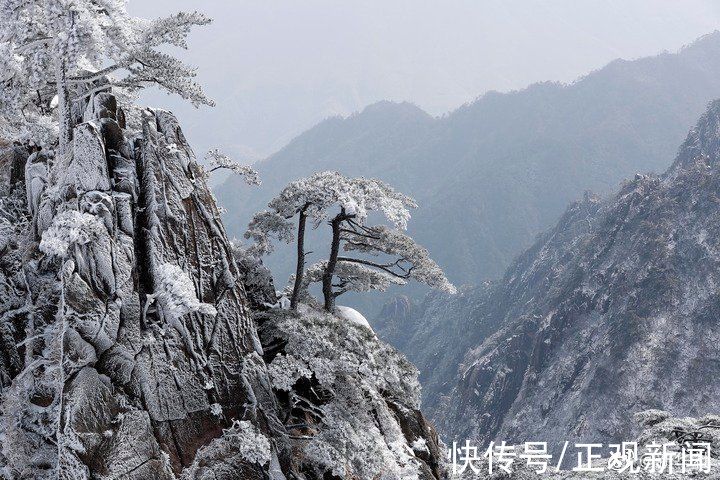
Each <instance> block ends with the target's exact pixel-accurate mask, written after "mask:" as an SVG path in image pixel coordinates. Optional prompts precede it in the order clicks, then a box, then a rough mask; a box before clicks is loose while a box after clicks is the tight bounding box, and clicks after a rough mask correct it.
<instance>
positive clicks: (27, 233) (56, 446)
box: [0, 93, 443, 479]
mask: <svg viewBox="0 0 720 480" xmlns="http://www.w3.org/2000/svg"><path fill="white" fill-rule="evenodd" d="M138 115H139V123H140V124H141V125H142V128H141V130H139V131H137V130H129V129H125V124H124V122H125V120H124V119H125V118H126V114H125V113H124V112H122V110H121V109H120V107H118V105H117V102H116V100H115V98H114V97H113V96H112V95H109V94H107V93H101V94H98V95H96V96H94V97H93V98H92V99H91V100H90V102H89V104H88V106H87V108H86V110H85V113H84V114H83V116H82V118H83V120H84V121H83V122H82V123H79V124H78V125H77V126H76V127H75V128H74V131H73V142H72V151H71V152H70V153H69V154H68V155H67V156H65V157H59V156H57V157H56V156H54V155H53V154H52V153H46V152H43V151H36V152H32V154H29V156H27V157H26V161H25V162H24V164H23V167H24V168H23V169H22V170H23V171H22V175H20V176H19V177H18V175H17V163H18V162H17V161H16V160H17V159H16V158H15V157H16V152H13V153H12V154H8V155H11V156H10V157H8V158H12V161H11V162H5V163H4V164H3V165H5V164H6V163H9V164H11V166H12V170H11V171H12V172H13V175H12V178H10V177H8V178H7V179H2V180H3V181H0V207H2V208H0V393H1V394H2V404H1V405H0V438H2V449H1V450H0V477H2V478H12V479H16V478H17V479H30V478H33V479H35V478H58V477H59V478H63V479H81V478H98V479H120V478H123V479H150V478H152V479H178V478H184V479H191V478H192V479H195V478H197V479H236V478H243V479H285V478H297V479H315V478H318V479H319V478H329V477H327V476H323V475H325V470H323V468H321V467H320V466H318V465H316V464H315V463H313V462H310V461H305V462H302V465H303V468H304V470H299V469H298V467H297V465H298V462H297V461H296V456H297V452H296V448H295V447H293V445H292V443H291V442H290V438H289V435H288V428H287V426H286V425H285V424H284V422H283V421H281V417H280V416H279V414H280V413H281V409H280V405H279V402H278V398H277V391H276V389H274V387H273V385H272V382H271V376H270V374H269V372H268V367H267V365H266V363H265V359H264V358H263V355H264V348H263V345H262V344H261V342H260V339H259V337H258V334H257V330H256V327H255V323H254V321H253V318H252V312H251V309H252V308H257V309H260V308H263V309H268V308H272V306H273V304H274V303H275V302H276V299H275V293H274V288H273V287H272V278H270V277H269V275H268V274H267V272H266V271H265V270H262V269H260V267H261V266H260V267H258V266H255V267H257V268H255V267H254V268H255V269H254V270H253V271H252V272H249V271H248V270H247V265H243V266H242V269H241V268H239V267H238V264H237V262H236V259H235V255H234V252H233V247H232V245H231V243H230V242H229V241H228V238H227V236H226V234H225V230H224V227H223V225H222V222H221V221H220V215H219V212H218V209H217V207H216V205H215V200H214V198H213V197H212V194H211V193H210V191H209V190H208V188H207V185H206V183H205V178H206V174H205V172H204V171H203V170H202V168H201V167H200V166H199V165H198V164H197V163H196V162H195V158H194V154H193V152H192V150H191V148H190V146H189V145H188V143H187V141H186V139H185V137H184V136H183V133H182V130H181V128H180V126H179V125H178V122H177V120H176V118H175V117H174V116H173V115H172V114H171V113H169V112H165V111H162V110H151V109H146V110H143V111H140V112H139V114H138ZM117 119H122V122H121V123H118V120H117ZM28 153H29V152H28ZM3 158H5V157H3ZM250 273H253V274H252V275H250ZM246 286H247V287H248V289H249V290H250V295H248V291H247V290H246ZM295 341H302V339H295ZM408 401H409V402H411V403H412V402H413V401H414V402H415V403H417V398H416V400H412V399H409V400H408V399H401V401H400V402H399V405H400V407H402V408H405V402H408ZM353 405H354V406H355V407H356V408H359V409H363V408H366V407H367V405H366V403H365V400H364V399H362V398H358V399H356V402H355V403H354V404H353ZM321 409H322V408H321V407H320V410H321ZM413 412H414V411H413ZM417 415H420V417H417ZM411 416H412V417H413V419H408V420H407V422H405V423H407V425H408V428H411V427H409V426H410V425H414V426H413V427H412V428H415V429H426V428H431V427H430V426H429V425H427V424H426V423H425V420H424V418H422V416H421V414H419V412H416V413H411ZM398 428H399V427H398ZM339 441H342V438H339ZM430 446H431V447H432V448H434V450H428V451H427V452H431V453H423V455H426V456H428V455H432V457H428V459H427V462H426V463H424V464H427V465H439V464H440V463H441V462H442V461H443V460H442V456H439V455H438V452H440V450H439V447H438V441H437V438H436V437H435V438H434V440H433V441H431V442H430ZM406 447H407V445H406ZM390 448H391V447H390V446H385V447H384V449H385V450H388V449H390ZM392 448H402V445H395V446H392ZM407 448H409V447H407ZM381 450H383V449H381ZM436 457H437V458H436ZM341 459H342V458H341ZM433 472H435V473H437V475H431V476H429V477H424V478H440V477H439V476H438V475H439V472H441V470H439V469H438V468H435V470H433ZM286 475H287V476H286ZM336 477H337V478H346V476H345V475H336ZM347 478H349V477H347ZM388 478H390V477H388Z"/></svg>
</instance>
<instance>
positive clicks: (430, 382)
mask: <svg viewBox="0 0 720 480" xmlns="http://www.w3.org/2000/svg"><path fill="white" fill-rule="evenodd" d="M718 285H720V101H716V102H714V103H712V104H711V106H710V108H709V110H708V111H707V113H706V114H705V115H703V116H702V117H701V119H700V121H699V123H698V124H697V127H695V128H694V129H693V130H691V132H690V134H689V135H688V136H687V139H686V140H685V142H684V143H683V146H682V148H681V149H680V153H679V155H678V156H677V159H676V161H675V163H674V164H673V166H672V167H671V168H670V169H669V170H668V171H667V172H666V173H665V174H664V175H662V176H659V177H658V176H654V175H637V176H636V177H635V179H634V180H632V181H629V182H626V183H625V184H624V185H623V186H622V188H621V190H620V192H619V193H618V194H617V195H615V196H613V197H611V198H610V199H608V200H606V201H600V200H598V199H597V198H596V197H592V196H590V195H587V196H586V197H585V198H584V199H583V200H582V201H579V202H576V203H574V204H573V205H572V206H571V207H570V208H569V209H568V210H567V211H566V213H565V214H564V215H563V217H562V218H561V220H560V222H559V223H558V224H557V226H556V227H555V228H553V229H551V230H549V231H548V232H547V233H545V234H543V235H542V236H541V237H540V238H539V240H538V241H537V242H536V243H535V244H534V245H533V246H532V247H531V248H530V249H528V250H527V251H526V252H525V253H523V254H522V255H521V256H520V257H519V258H518V260H517V261H516V262H515V263H514V264H513V265H512V266H511V267H510V268H509V269H508V270H507V272H506V273H505V276H504V278H503V279H502V280H501V281H499V282H498V283H496V284H489V285H485V286H484V287H482V288H478V289H475V290H470V291H467V292H464V293H462V294H460V295H458V296H456V297H454V298H449V299H448V298H445V299H444V298H440V297H436V298H433V299H428V302H427V304H426V305H425V306H424V310H423V312H421V313H420V314H419V315H418V320H417V324H416V327H415V329H416V331H417V333H415V335H414V336H412V338H410V339H409V340H408V341H407V343H406V345H405V349H406V351H407V352H408V353H409V357H410V359H411V360H413V361H414V362H416V364H417V365H418V367H419V369H420V370H421V372H422V373H423V377H422V378H423V379H424V380H425V387H426V388H425V404H426V408H427V409H428V410H429V411H430V412H431V414H433V416H434V419H435V421H436V422H437V423H438V426H439V427H440V429H441V431H442V432H443V433H444V434H445V435H446V437H445V439H446V440H447V441H451V440H453V439H461V440H464V439H475V440H477V441H479V442H484V441H490V440H492V439H494V438H497V439H502V440H507V441H508V442H511V443H517V442H524V441H531V440H542V441H548V442H553V446H554V447H557V446H558V445H562V442H563V441H566V440H567V441H570V442H571V444H572V442H573V441H592V442H602V443H608V442H609V441H621V440H623V439H627V438H632V437H633V436H634V435H635V434H637V432H636V431H634V429H635V428H636V427H635V422H634V421H633V420H632V415H633V414H634V413H637V412H640V411H643V410H648V409H660V410H664V411H667V412H670V413H672V414H674V415H677V416H683V417H684V416H703V415H705V414H708V413H715V412H718V411H720V384H719V383H718V382H717V379H718V378H720V349H719V348H718V345H719V344H720V324H718V315H719V314H720V293H719V291H718ZM458 365H459V366H458ZM453 370H454V371H453Z"/></svg>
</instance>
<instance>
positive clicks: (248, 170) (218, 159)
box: [205, 148, 262, 185]
mask: <svg viewBox="0 0 720 480" xmlns="http://www.w3.org/2000/svg"><path fill="white" fill-rule="evenodd" d="M205 160H206V161H207V162H208V164H209V165H210V168H209V169H208V173H212V172H214V171H215V170H220V169H227V170H230V171H232V172H233V173H235V174H237V175H240V176H242V177H243V178H244V179H245V183H247V184H248V185H262V181H261V180H260V174H259V173H258V172H257V170H255V169H254V168H252V167H251V166H250V165H243V164H241V163H238V162H236V161H235V160H233V159H231V158H230V157H228V156H227V155H225V154H224V153H222V152H221V151H220V150H218V149H217V148H213V149H211V150H208V152H207V154H205Z"/></svg>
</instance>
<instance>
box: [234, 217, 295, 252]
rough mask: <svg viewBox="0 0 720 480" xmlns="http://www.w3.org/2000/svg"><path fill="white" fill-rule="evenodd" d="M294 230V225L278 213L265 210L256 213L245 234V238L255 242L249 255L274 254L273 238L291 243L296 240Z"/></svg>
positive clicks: (250, 248)
mask: <svg viewBox="0 0 720 480" xmlns="http://www.w3.org/2000/svg"><path fill="white" fill-rule="evenodd" d="M292 229H293V226H292V223H291V222H290V221H289V220H288V219H287V218H285V217H283V216H282V215H279V214H278V213H277V212H268V211H267V210H265V211H262V212H258V213H256V214H255V215H254V216H253V218H252V220H251V221H250V224H249V225H248V229H247V232H245V238H247V239H250V240H252V241H253V242H254V243H253V245H251V246H250V247H249V248H248V250H249V253H251V254H255V255H257V256H262V255H268V254H270V253H272V252H273V251H274V250H275V247H274V246H273V243H272V240H273V238H275V239H278V240H280V241H283V242H285V243H291V242H292V241H293V240H294V239H295V236H294V235H293V231H292Z"/></svg>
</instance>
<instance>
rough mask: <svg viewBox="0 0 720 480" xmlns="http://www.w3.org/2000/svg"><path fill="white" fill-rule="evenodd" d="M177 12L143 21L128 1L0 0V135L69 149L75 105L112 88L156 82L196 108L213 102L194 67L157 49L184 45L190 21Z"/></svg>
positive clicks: (191, 16) (193, 17) (196, 20)
mask: <svg viewBox="0 0 720 480" xmlns="http://www.w3.org/2000/svg"><path fill="white" fill-rule="evenodd" d="M209 22H210V19H208V18H207V17H205V16H204V15H202V14H200V13H196V12H195V13H185V12H181V13H177V14H175V15H172V16H170V17H167V18H162V19H156V20H145V19H141V18H135V17H132V16H130V15H129V14H128V13H127V9H126V0H0V72H1V73H0V85H1V86H2V87H1V88H0V118H2V122H0V134H2V135H3V136H5V137H6V138H14V139H24V140H26V141H33V142H39V143H41V144H43V146H50V145H52V144H53V143H54V141H55V138H57V141H58V150H59V153H60V154H61V156H63V155H65V153H66V152H67V151H68V144H69V141H70V139H71V135H72V127H73V123H74V114H73V111H74V110H73V109H74V107H75V106H77V102H79V101H81V100H83V99H87V98H90V96H92V94H93V93H95V92H97V91H102V90H106V89H108V88H110V87H114V89H115V91H116V92H117V91H118V90H120V89H124V90H126V91H128V92H131V93H132V92H134V91H136V90H138V89H140V88H143V87H144V86H146V85H148V84H156V85H159V86H160V87H162V88H164V89H165V90H167V91H168V92H171V93H175V94H178V95H180V96H181V97H183V98H185V99H187V100H189V101H190V102H192V103H193V104H194V105H196V106H198V105H200V104H212V101H211V100H209V99H208V98H207V97H206V96H205V94H204V93H203V91H202V89H201V87H200V86H199V85H198V84H197V83H195V82H194V81H193V80H192V79H193V77H194V76H195V70H194V69H192V68H190V67H188V66H186V65H185V64H183V63H182V62H181V61H180V60H178V59H176V58H174V57H173V56H171V55H169V54H167V53H165V52H161V51H159V50H158V48H159V47H163V46H166V45H171V46H175V47H180V48H186V47H187V44H186V38H187V35H188V33H189V32H190V29H191V28H192V27H193V26H195V25H205V24H207V23H209Z"/></svg>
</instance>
